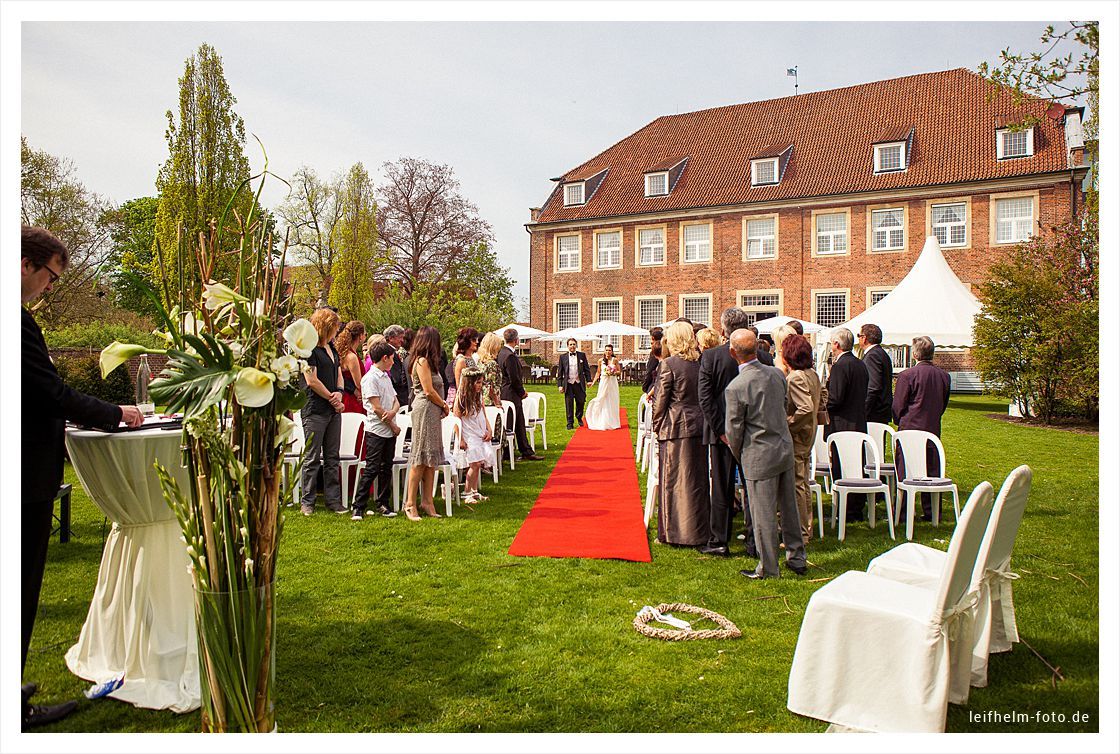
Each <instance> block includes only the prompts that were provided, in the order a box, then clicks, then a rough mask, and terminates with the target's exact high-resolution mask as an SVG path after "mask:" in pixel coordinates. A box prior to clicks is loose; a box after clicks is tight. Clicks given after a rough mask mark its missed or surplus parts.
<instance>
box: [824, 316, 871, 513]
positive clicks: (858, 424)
mask: <svg viewBox="0 0 1120 754" xmlns="http://www.w3.org/2000/svg"><path fill="white" fill-rule="evenodd" d="M853 341H854V338H853V337H852V331H851V330H849V329H847V328H840V329H839V330H836V331H835V332H834V333H833V335H832V370H831V371H830V372H829V373H828V416H829V423H828V424H827V425H826V426H825V428H824V435H825V437H826V438H827V437H828V436H829V435H831V434H832V433H833V432H866V431H867V381H868V380H867V368H866V367H865V366H864V365H863V362H861V361H860V360H859V359H857V358H856V357H855V355H854V354H853V353H852V345H853ZM832 474H833V478H834V479H839V478H840V468H839V462H838V461H837V459H836V458H833V459H832ZM866 503H867V496H866V495H849V496H848V520H849V521H860V520H862V519H863V517H864V515H865V505H866Z"/></svg>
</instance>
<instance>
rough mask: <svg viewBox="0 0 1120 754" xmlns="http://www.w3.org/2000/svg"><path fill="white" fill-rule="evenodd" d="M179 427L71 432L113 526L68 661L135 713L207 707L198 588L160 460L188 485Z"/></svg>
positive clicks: (81, 465) (81, 467) (73, 449)
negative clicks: (110, 687)
mask: <svg viewBox="0 0 1120 754" xmlns="http://www.w3.org/2000/svg"><path fill="white" fill-rule="evenodd" d="M180 443H181V431H180V430H178V429H175V430H171V429H167V430H164V429H146V430H139V431H132V432H119V433H111V434H110V433H105V432H96V431H87V430H76V429H68V430H67V431H66V449H67V450H68V451H69V454H70V460H71V462H72V463H73V464H74V471H75V473H76V474H77V475H78V479H79V481H80V482H81V483H82V487H84V488H85V490H86V492H87V493H88V494H89V496H90V499H91V500H93V502H94V503H95V504H96V505H97V507H98V508H100V509H101V511H102V512H103V513H104V514H105V516H106V517H108V519H109V520H110V521H112V522H113V526H112V530H111V531H110V532H109V537H108V539H107V540H106V541H105V549H104V551H103V552H102V554H101V567H100V569H99V570H98V574H97V587H96V588H95V590H94V593H93V600H92V601H91V602H90V606H89V612H88V613H87V615H86V621H85V623H84V624H83V625H82V631H81V634H80V635H79V637H78V643H77V644H75V645H74V646H72V647H70V649H69V651H67V652H66V665H67V666H68V667H69V668H70V670H71V672H73V673H74V674H75V675H77V676H79V677H80V678H85V679H86V680H89V681H93V682H95V683H103V682H105V681H107V680H111V679H113V678H119V677H120V676H122V675H123V676H124V684H123V685H122V686H121V687H120V688H119V689H117V690H116V691H114V692H113V693H112V694H110V696H112V697H113V698H114V699H119V700H121V701H124V702H130V703H131V704H134V705H136V706H137V707H147V708H150V709H170V710H172V711H174V712H189V711H190V710H193V709H197V708H198V706H199V704H200V701H201V699H200V692H199V677H198V643H197V638H196V636H195V620H194V587H193V585H192V582H191V577H190V574H189V572H188V570H187V569H188V567H189V565H190V560H189V558H188V556H187V551H186V546H185V545H184V544H183V541H182V540H181V539H180V537H181V535H182V530H181V529H180V528H179V522H178V521H177V520H176V518H175V514H174V512H173V511H172V510H171V508H170V507H169V506H168V505H167V503H166V502H165V501H164V499H163V493H162V491H161V490H160V485H159V477H158V476H157V475H156V471H155V468H154V466H153V464H154V463H155V461H157V460H158V461H159V462H160V463H161V464H162V465H163V466H164V467H166V468H167V469H168V470H169V471H170V472H171V474H172V475H173V476H174V477H175V479H176V481H178V483H179V485H180V487H182V488H184V489H186V487H187V483H188V482H187V471H186V469H184V468H182V466H181V465H180V464H181V458H182V454H181V452H180Z"/></svg>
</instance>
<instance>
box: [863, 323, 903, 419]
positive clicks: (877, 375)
mask: <svg viewBox="0 0 1120 754" xmlns="http://www.w3.org/2000/svg"><path fill="white" fill-rule="evenodd" d="M859 342H860V346H862V348H863V365H864V366H865V367H867V401H866V405H867V421H869V422H879V423H880V424H890V422H891V379H892V378H893V377H894V366H893V365H892V364H891V357H890V354H888V353H887V352H886V351H884V350H883V347H882V346H881V345H879V344H880V343H882V342H883V331H882V330H880V329H879V326H878V325H870V324H868V325H864V326H863V327H861V328H860V329H859Z"/></svg>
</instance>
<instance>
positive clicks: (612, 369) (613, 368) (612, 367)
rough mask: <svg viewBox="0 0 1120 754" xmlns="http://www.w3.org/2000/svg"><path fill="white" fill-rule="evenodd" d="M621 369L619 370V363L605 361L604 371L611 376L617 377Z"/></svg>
mask: <svg viewBox="0 0 1120 754" xmlns="http://www.w3.org/2000/svg"><path fill="white" fill-rule="evenodd" d="M619 371H620V370H619V368H618V365H617V364H611V363H604V364H603V373H604V374H607V375H610V376H611V377H617V376H618V374H619Z"/></svg>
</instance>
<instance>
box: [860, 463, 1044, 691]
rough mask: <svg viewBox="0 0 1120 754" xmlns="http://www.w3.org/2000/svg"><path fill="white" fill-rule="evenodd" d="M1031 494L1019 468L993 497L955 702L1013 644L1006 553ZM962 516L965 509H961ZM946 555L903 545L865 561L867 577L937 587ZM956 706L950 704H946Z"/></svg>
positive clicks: (981, 681)
mask: <svg viewBox="0 0 1120 754" xmlns="http://www.w3.org/2000/svg"><path fill="white" fill-rule="evenodd" d="M1030 491H1031V468H1030V466H1020V467H1018V468H1017V469H1015V470H1014V471H1012V472H1011V473H1010V474H1009V475H1008V477H1007V479H1006V480H1005V481H1004V483H1003V486H1002V487H1001V488H1000V491H999V495H998V496H997V497H996V502H995V507H994V508H993V509H992V516H991V519H990V521H989V522H988V529H987V531H986V532H985V533H984V542H983V544H981V546H980V554H979V556H978V557H977V559H976V568H975V570H974V571H973V574H972V589H973V590H974V591H976V592H977V593H978V594H979V602H978V603H977V613H976V630H975V631H974V632H973V641H972V668H971V673H970V677H969V682H968V683H963V684H962V682H961V681H960V680H959V679H958V683H955V684H954V690H955V692H956V694H955V695H956V697H957V699H961V701H959V702H957V703H959V704H963V703H964V701H966V700H967V698H968V686H969V685H972V686H976V687H983V686H987V685H988V655H989V654H991V653H993V652H1006V651H1008V650H1010V649H1011V645H1012V643H1014V642H1017V641H1019V632H1018V628H1017V626H1016V621H1015V604H1014V602H1013V601H1012V598H1011V582H1012V581H1014V580H1015V579H1017V578H1018V576H1017V575H1016V574H1014V573H1012V572H1011V551H1012V550H1013V549H1014V546H1015V539H1016V537H1017V536H1018V534H1019V524H1020V523H1021V522H1022V520H1023V512H1024V510H1025V509H1026V507H1027V497H1028V496H1029V495H1030ZM965 509H966V512H967V505H966V508H965ZM947 557H948V555H947V554H946V553H945V552H943V551H942V550H938V549H935V548H933V547H927V546H926V545H922V544H918V543H917V542H906V543H905V544H901V545H899V546H898V547H895V548H893V549H891V550H889V551H888V552H886V553H884V554H882V555H880V556H879V557H877V558H875V559H874V560H872V561H871V564H870V565H869V566H868V567H867V572H868V573H871V574H874V575H876V576H881V577H883V578H887V579H891V580H893V581H900V582H902V583H904V584H913V585H914V586H920V587H923V588H925V589H934V588H936V587H937V584H938V580H939V578H940V574H941V572H942V571H943V570H944V568H945V561H946V558H947ZM950 701H954V702H956V699H954V698H952V697H951V698H950Z"/></svg>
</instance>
